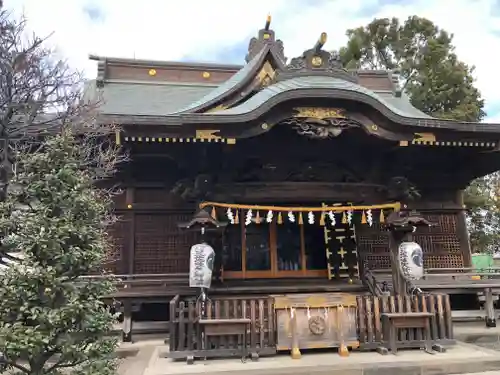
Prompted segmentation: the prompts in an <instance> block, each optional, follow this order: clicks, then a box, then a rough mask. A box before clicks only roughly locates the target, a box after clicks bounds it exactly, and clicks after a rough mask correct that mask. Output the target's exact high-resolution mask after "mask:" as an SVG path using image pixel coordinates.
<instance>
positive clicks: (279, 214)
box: [278, 212, 283, 224]
mask: <svg viewBox="0 0 500 375" xmlns="http://www.w3.org/2000/svg"><path fill="white" fill-rule="evenodd" d="M278 224H283V215H281V212H278Z"/></svg>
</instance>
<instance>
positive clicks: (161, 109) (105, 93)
mask: <svg viewBox="0 0 500 375" xmlns="http://www.w3.org/2000/svg"><path fill="white" fill-rule="evenodd" d="M216 87H217V86H214V85H196V84H189V83H185V84H184V83H183V84H178V83H171V84H169V83H160V84H158V83H157V82H156V83H143V82H118V81H115V82H106V84H105V85H104V87H103V88H102V89H100V90H102V91H101V93H102V102H103V104H102V105H101V107H100V112H101V113H103V114H121V115H155V116H164V115H168V114H170V113H172V112H175V111H178V110H179V108H182V107H184V106H187V105H189V104H190V103H193V102H195V101H197V100H198V99H200V98H201V97H203V96H204V95H207V93H209V92H211V91H213V90H214V88H216ZM97 90H99V89H97Z"/></svg>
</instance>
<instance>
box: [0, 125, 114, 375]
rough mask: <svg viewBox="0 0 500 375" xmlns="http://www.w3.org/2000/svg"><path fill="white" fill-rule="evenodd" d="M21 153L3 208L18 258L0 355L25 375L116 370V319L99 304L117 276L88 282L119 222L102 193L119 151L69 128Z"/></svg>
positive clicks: (107, 193) (2, 316)
mask: <svg viewBox="0 0 500 375" xmlns="http://www.w3.org/2000/svg"><path fill="white" fill-rule="evenodd" d="M33 147H35V146H32V147H30V149H31V150H29V149H24V150H22V151H20V153H19V154H18V155H16V160H17V161H16V173H15V174H14V175H13V176H12V179H11V188H10V189H9V192H8V194H7V197H6V199H5V200H4V201H3V202H1V203H0V231H1V233H4V234H5V236H4V238H3V241H2V245H3V246H5V247H7V248H8V249H9V251H11V252H14V253H22V254H23V255H24V256H23V258H22V260H20V261H18V262H17V263H13V264H11V265H10V267H9V268H7V269H5V270H4V271H3V272H2V274H1V275H0V278H1V281H2V288H0V300H1V301H2V303H1V304H0V352H1V353H3V356H4V358H3V360H2V359H0V363H2V362H3V363H4V365H5V366H6V367H7V368H14V369H16V370H18V372H19V373H24V374H33V375H34V374H37V375H40V374H47V375H56V374H61V371H62V370H63V369H65V371H67V372H65V373H69V374H75V375H76V374H82V375H83V374H86V375H87V374H88V375H91V374H100V375H106V374H112V373H113V372H114V360H113V352H114V349H115V346H116V340H115V339H114V338H113V337H111V336H109V334H110V333H111V330H112V324H113V322H114V321H115V317H114V316H113V314H112V313H110V312H109V310H108V309H107V307H106V306H105V305H104V304H103V302H102V298H103V297H104V296H106V295H109V294H110V293H112V292H113V282H112V279H108V278H106V277H103V278H100V279H97V280H95V279H94V280H90V279H85V278H83V279H82V277H83V276H86V275H89V274H92V273H95V272H96V271H98V270H99V269H100V267H101V265H102V264H103V263H104V262H105V260H106V257H107V255H108V253H109V251H110V248H111V243H110V242H109V241H110V239H109V236H108V233H107V230H108V228H109V226H110V225H111V224H113V222H114V221H115V220H116V218H115V216H114V214H113V212H112V195H113V191H111V190H107V189H100V188H97V187H96V180H100V179H101V178H102V177H103V174H102V171H110V172H112V171H113V167H114V166H115V164H116V161H117V160H118V159H117V156H116V155H117V150H116V149H115V148H114V147H113V146H112V145H109V144H106V145H103V144H102V141H101V140H100V137H91V136H89V135H87V136H85V137H84V139H83V140H78V139H77V138H75V136H74V135H73V132H72V130H71V129H65V130H64V131H63V132H62V134H60V135H57V136H55V137H49V138H48V139H47V140H46V141H44V142H43V143H42V145H41V146H40V147H37V149H36V150H33Z"/></svg>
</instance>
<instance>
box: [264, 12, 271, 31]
mask: <svg viewBox="0 0 500 375" xmlns="http://www.w3.org/2000/svg"><path fill="white" fill-rule="evenodd" d="M270 26H271V15H270V14H268V15H267V18H266V26H264V30H266V31H267V30H269V27H270Z"/></svg>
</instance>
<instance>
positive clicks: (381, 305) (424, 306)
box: [357, 294, 454, 350]
mask: <svg viewBox="0 0 500 375" xmlns="http://www.w3.org/2000/svg"><path fill="white" fill-rule="evenodd" d="M357 304H358V315H357V325H358V332H359V342H360V348H361V349H367V350H373V349H377V348H379V347H380V346H381V345H382V342H383V341H386V340H387V338H384V337H383V332H382V320H381V315H382V314H383V313H407V312H409V313H420V312H424V313H425V312H428V313H431V314H432V317H431V320H430V322H431V323H430V334H431V337H430V341H432V342H433V343H437V344H443V345H447V344H450V343H453V342H454V341H453V328H452V322H451V307H450V299H449V296H448V295H446V294H423V295H416V296H403V297H395V296H382V297H376V296H358V297H357ZM424 339H425V337H424V331H423V330H422V329H418V328H415V329H407V330H401V332H400V333H399V334H398V338H397V341H398V344H399V345H400V346H402V347H405V346H406V347H408V346H412V347H413V346H415V345H417V346H418V344H422V346H423V345H424V341H425V340H424Z"/></svg>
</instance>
